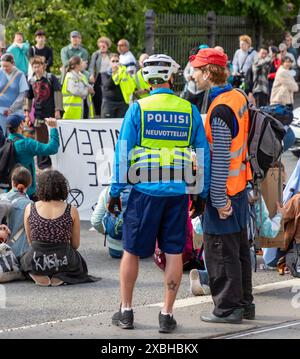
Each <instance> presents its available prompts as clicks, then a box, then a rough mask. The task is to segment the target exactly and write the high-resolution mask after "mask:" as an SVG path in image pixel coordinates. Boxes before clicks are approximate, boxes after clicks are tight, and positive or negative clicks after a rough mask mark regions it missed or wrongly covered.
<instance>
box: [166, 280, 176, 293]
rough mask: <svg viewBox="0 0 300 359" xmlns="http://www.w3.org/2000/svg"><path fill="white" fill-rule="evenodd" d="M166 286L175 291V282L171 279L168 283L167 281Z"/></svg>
mask: <svg viewBox="0 0 300 359" xmlns="http://www.w3.org/2000/svg"><path fill="white" fill-rule="evenodd" d="M167 286H168V289H169V290H173V291H175V289H176V286H177V284H176V283H175V282H174V281H173V279H172V281H171V282H170V283H167Z"/></svg>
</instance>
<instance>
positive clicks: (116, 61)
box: [111, 60, 119, 63]
mask: <svg viewBox="0 0 300 359" xmlns="http://www.w3.org/2000/svg"><path fill="white" fill-rule="evenodd" d="M111 62H115V63H119V60H111Z"/></svg>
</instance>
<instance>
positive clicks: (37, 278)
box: [29, 273, 51, 287]
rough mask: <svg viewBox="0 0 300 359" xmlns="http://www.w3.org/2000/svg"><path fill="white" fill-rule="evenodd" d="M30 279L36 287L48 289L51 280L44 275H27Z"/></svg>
mask: <svg viewBox="0 0 300 359" xmlns="http://www.w3.org/2000/svg"><path fill="white" fill-rule="evenodd" d="M29 276H30V278H31V279H32V280H33V281H34V282H35V284H36V285H39V286H40V287H49V285H50V284H51V280H50V278H49V277H47V276H46V275H35V274H31V273H29Z"/></svg>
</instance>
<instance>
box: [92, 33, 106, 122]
mask: <svg viewBox="0 0 300 359" xmlns="http://www.w3.org/2000/svg"><path fill="white" fill-rule="evenodd" d="M97 45H98V48H99V50H97V51H95V52H94V53H93V55H92V58H91V63H90V66H89V73H90V79H89V80H90V82H91V83H92V84H94V90H95V96H93V103H94V107H95V114H96V116H98V117H100V115H101V104H102V90H101V74H102V73H105V72H107V71H108V70H109V69H110V61H109V56H110V54H109V52H108V50H109V48H110V47H111V40H110V39H109V38H107V37H105V36H101V37H100V38H99V39H98V41H97Z"/></svg>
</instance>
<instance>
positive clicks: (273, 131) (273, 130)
mask: <svg viewBox="0 0 300 359" xmlns="http://www.w3.org/2000/svg"><path fill="white" fill-rule="evenodd" d="M236 90H237V91H239V92H241V93H243V95H244V96H245V97H246V99H247V103H248V111H249V119H250V129H249V135H248V161H249V162H250V165H251V169H252V174H253V180H254V182H257V181H262V180H263V179H264V178H265V177H266V175H267V172H268V170H269V169H270V168H271V167H274V164H275V162H276V161H277V160H278V159H279V157H280V155H281V154H282V152H283V142H282V140H283V137H284V136H285V134H286V130H285V128H284V125H283V124H282V123H281V122H280V121H278V120H277V119H276V118H275V117H273V116H271V115H270V114H269V113H267V112H264V111H262V110H261V109H258V108H257V107H256V106H254V105H253V104H251V103H249V101H248V97H247V95H246V94H245V93H244V92H243V91H241V90H240V89H236Z"/></svg>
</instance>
